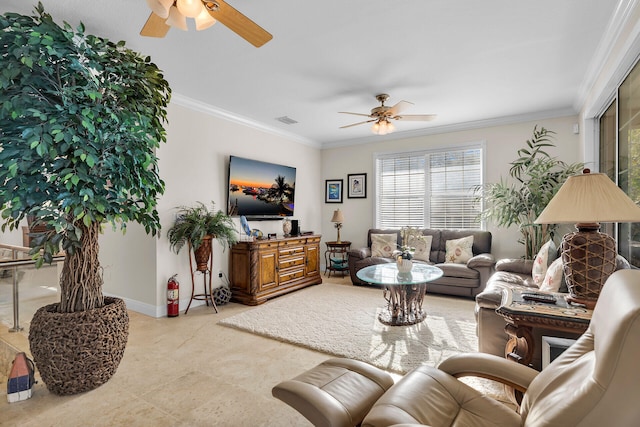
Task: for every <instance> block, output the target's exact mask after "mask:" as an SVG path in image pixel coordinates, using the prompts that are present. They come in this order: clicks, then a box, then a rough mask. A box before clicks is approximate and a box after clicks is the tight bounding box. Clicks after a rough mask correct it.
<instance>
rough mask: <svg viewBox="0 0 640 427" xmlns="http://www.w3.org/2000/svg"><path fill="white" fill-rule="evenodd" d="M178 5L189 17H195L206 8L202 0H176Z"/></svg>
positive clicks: (182, 12) (181, 11)
mask: <svg viewBox="0 0 640 427" xmlns="http://www.w3.org/2000/svg"><path fill="white" fill-rule="evenodd" d="M176 7H177V8H178V10H179V11H180V13H181V14H183V15H184V16H186V17H187V18H195V17H196V16H198V15H200V12H202V10H203V9H204V6H203V5H202V2H201V1H200V0H176Z"/></svg>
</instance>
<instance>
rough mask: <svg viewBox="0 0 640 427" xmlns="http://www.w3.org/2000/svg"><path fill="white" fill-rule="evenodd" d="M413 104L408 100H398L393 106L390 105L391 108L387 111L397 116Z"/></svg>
mask: <svg viewBox="0 0 640 427" xmlns="http://www.w3.org/2000/svg"><path fill="white" fill-rule="evenodd" d="M412 105H413V102H409V101H400V102H398V103H397V104H396V105H394V106H393V107H391V109H390V110H389V112H390V113H391V115H392V116H397V115H398V114H400V112H401V111H404V110H406V109H407V107H410V106H412Z"/></svg>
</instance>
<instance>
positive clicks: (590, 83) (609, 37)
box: [573, 0, 640, 116]
mask: <svg viewBox="0 0 640 427" xmlns="http://www.w3.org/2000/svg"><path fill="white" fill-rule="evenodd" d="M638 7H639V0H620V1H619V2H618V6H617V7H616V10H615V12H614V13H613V15H612V16H611V19H610V20H609V24H608V25H607V28H606V30H605V32H604V33H603V35H602V38H601V39H600V42H599V43H598V47H597V48H596V51H595V53H594V55H593V57H592V58H591V62H590V64H589V67H588V68H587V72H586V73H585V76H584V79H583V81H582V83H581V85H580V87H579V89H578V93H577V95H576V99H575V102H574V104H573V105H574V108H575V109H576V110H578V111H581V110H582V109H583V108H584V107H585V103H586V102H587V99H588V97H589V94H590V93H591V92H592V91H593V90H594V89H596V88H595V85H596V83H597V81H598V77H599V76H601V75H604V74H603V73H605V71H606V70H605V65H606V64H607V63H609V62H611V63H613V64H615V66H614V67H613V70H610V71H609V74H608V75H604V77H605V79H604V80H605V81H606V82H607V83H606V85H605V86H604V87H603V88H602V89H601V90H600V94H599V95H598V97H597V100H596V101H594V102H593V103H592V105H590V106H586V107H587V108H588V110H589V111H588V113H587V116H593V115H595V114H599V113H600V112H601V111H602V110H604V108H606V106H605V105H603V104H604V103H606V104H607V105H608V102H607V99H610V98H611V94H612V92H613V91H614V90H615V88H617V87H618V86H619V85H620V83H621V82H622V79H623V78H624V77H625V76H626V75H627V73H628V71H629V70H630V69H631V67H632V66H633V64H634V63H635V62H636V60H637V58H638V53H639V52H640V24H639V23H638V22H635V21H634V20H633V17H634V13H635V12H636V11H637V9H638ZM628 26H630V35H629V38H628V40H627V42H626V43H625V44H624V46H622V47H621V49H620V51H621V54H620V56H619V57H618V58H611V55H612V53H613V52H615V49H614V47H615V45H616V44H617V43H618V42H619V41H620V37H621V36H622V33H623V30H624V29H625V28H626V27H628Z"/></svg>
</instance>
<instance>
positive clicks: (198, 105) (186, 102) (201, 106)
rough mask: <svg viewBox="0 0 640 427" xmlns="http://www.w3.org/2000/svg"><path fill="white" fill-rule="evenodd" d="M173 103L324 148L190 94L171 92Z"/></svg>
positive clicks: (304, 143) (316, 143)
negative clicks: (194, 97) (190, 96)
mask: <svg viewBox="0 0 640 427" xmlns="http://www.w3.org/2000/svg"><path fill="white" fill-rule="evenodd" d="M171 103H174V104H177V105H180V106H182V107H185V108H188V109H190V110H194V111H199V112H201V113H204V114H208V115H210V116H214V117H217V118H219V119H223V120H227V121H229V122H233V123H237V124H239V125H242V126H246V127H249V128H252V129H256V130H259V131H261V132H265V133H269V134H272V135H276V136H279V137H282V138H286V139H289V140H291V141H294V142H297V143H299V144H303V145H308V146H310V147H314V148H322V146H321V144H320V143H318V142H316V141H313V140H310V139H308V138H304V137H302V136H300V135H296V134H294V133H291V132H286V131H283V130H281V129H277V128H275V127H271V126H267V125H265V124H264V123H260V122H257V121H255V120H252V119H249V118H247V117H244V116H241V115H239V114H235V113H232V112H231V111H227V110H223V109H222V108H218V107H215V106H213V105H210V104H207V103H205V102H202V101H198V100H196V99H193V98H189V97H188V96H184V95H181V94H178V93H175V92H174V93H172V94H171Z"/></svg>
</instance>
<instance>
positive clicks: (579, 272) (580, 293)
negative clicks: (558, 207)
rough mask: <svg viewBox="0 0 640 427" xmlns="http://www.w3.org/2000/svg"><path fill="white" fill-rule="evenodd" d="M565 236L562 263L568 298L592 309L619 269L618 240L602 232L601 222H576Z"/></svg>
mask: <svg viewBox="0 0 640 427" xmlns="http://www.w3.org/2000/svg"><path fill="white" fill-rule="evenodd" d="M576 227H577V228H578V231H576V232H573V233H569V234H567V235H565V236H564V238H563V239H562V246H561V250H562V262H563V264H564V274H565V279H566V282H567V287H568V289H569V295H570V296H569V297H568V298H567V300H569V301H571V302H575V303H578V304H583V305H585V306H587V308H593V307H594V306H595V304H596V301H597V300H598V296H600V290H601V289H602V286H604V283H605V282H606V281H607V279H608V278H609V276H610V275H611V274H612V273H613V272H614V271H615V269H616V254H617V252H616V242H615V240H613V238H612V237H611V236H609V235H608V234H604V233H600V232H599V231H598V229H599V228H600V225H599V224H577V225H576Z"/></svg>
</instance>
